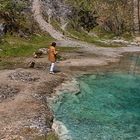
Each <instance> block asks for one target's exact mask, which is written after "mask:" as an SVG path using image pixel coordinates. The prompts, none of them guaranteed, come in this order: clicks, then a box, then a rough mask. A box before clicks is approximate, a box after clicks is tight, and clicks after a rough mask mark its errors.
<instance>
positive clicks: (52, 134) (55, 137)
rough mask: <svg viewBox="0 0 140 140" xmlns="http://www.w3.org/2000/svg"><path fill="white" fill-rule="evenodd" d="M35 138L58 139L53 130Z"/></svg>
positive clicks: (37, 139) (38, 139) (40, 139)
mask: <svg viewBox="0 0 140 140" xmlns="http://www.w3.org/2000/svg"><path fill="white" fill-rule="evenodd" d="M35 140H59V138H58V136H57V135H56V134H55V133H54V132H51V133H49V134H48V135H47V136H40V137H37V138H36V139H35Z"/></svg>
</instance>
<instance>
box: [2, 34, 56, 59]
mask: <svg viewBox="0 0 140 140" xmlns="http://www.w3.org/2000/svg"><path fill="white" fill-rule="evenodd" d="M5 41H6V42H5V43H4V44H0V49H2V50H3V51H1V52H0V57H4V58H5V57H25V56H30V55H32V54H33V52H34V51H36V50H38V49H39V48H44V47H45V48H46V47H48V45H49V44H50V43H51V42H52V41H53V39H52V38H51V37H50V36H32V37H31V38H30V40H27V39H24V38H19V37H13V36H6V38H5Z"/></svg>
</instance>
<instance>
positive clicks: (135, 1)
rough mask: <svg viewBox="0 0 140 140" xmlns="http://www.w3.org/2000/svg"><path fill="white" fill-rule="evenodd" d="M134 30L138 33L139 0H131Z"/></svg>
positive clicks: (139, 23)
mask: <svg viewBox="0 0 140 140" xmlns="http://www.w3.org/2000/svg"><path fill="white" fill-rule="evenodd" d="M133 9H134V10H133V13H134V32H135V33H136V34H137V33H140V0H133Z"/></svg>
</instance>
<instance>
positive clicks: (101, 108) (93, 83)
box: [54, 72, 140, 140]
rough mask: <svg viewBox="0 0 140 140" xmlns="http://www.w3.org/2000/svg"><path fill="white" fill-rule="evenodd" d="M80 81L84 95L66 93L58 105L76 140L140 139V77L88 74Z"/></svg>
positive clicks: (58, 113) (57, 112)
mask: <svg viewBox="0 0 140 140" xmlns="http://www.w3.org/2000/svg"><path fill="white" fill-rule="evenodd" d="M78 81H79V84H80V89H81V92H80V93H79V94H78V95H73V94H69V93H64V94H62V95H61V97H60V98H59V101H58V102H57V103H56V104H55V105H54V112H55V117H56V120H58V121H61V122H63V124H64V125H65V126H66V128H67V129H68V130H69V135H70V136H71V137H72V140H140V75H139V74H135V75H131V74H127V73H121V72H119V73H105V74H102V75H100V74H98V75H85V76H82V77H81V78H79V79H78ZM60 102H61V104H60ZM58 104H59V107H58ZM55 107H56V108H55Z"/></svg>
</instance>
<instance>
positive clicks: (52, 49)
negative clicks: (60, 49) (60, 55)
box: [48, 42, 57, 74]
mask: <svg viewBox="0 0 140 140" xmlns="http://www.w3.org/2000/svg"><path fill="white" fill-rule="evenodd" d="M55 47H56V43H55V42H53V43H52V44H51V46H50V47H49V49H48V60H49V61H50V62H51V67H50V74H54V65H55V62H56V55H57V51H56V48H55Z"/></svg>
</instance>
